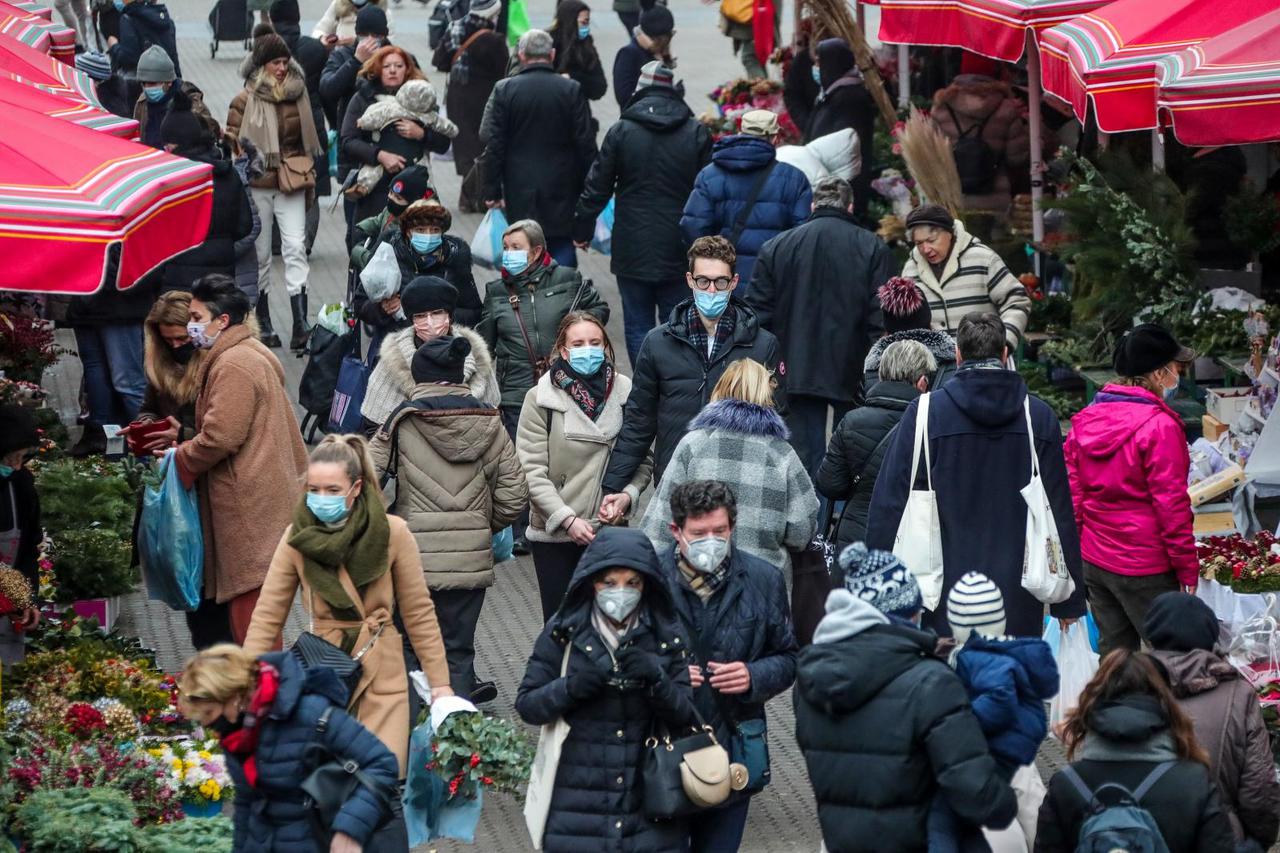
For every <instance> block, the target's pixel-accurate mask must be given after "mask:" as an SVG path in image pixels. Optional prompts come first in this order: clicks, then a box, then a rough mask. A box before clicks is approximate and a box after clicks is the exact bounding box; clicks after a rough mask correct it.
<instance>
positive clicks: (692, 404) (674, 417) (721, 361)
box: [604, 298, 786, 495]
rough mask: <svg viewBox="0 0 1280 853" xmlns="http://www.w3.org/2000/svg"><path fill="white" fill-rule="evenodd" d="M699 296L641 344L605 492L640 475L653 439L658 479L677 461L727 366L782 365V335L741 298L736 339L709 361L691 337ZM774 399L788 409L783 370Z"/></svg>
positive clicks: (735, 307) (733, 304)
mask: <svg viewBox="0 0 1280 853" xmlns="http://www.w3.org/2000/svg"><path fill="white" fill-rule="evenodd" d="M692 304H693V299H692V298H690V299H686V300H684V301H683V302H681V303H680V304H679V305H677V306H676V307H675V309H674V310H673V311H672V312H671V318H670V319H669V320H668V321H667V322H665V323H663V324H662V325H661V326H658V327H657V328H656V329H652V330H650V332H649V334H647V335H646V336H645V339H644V343H643V344H642V345H641V346H640V355H639V356H638V357H637V358H636V365H635V373H634V375H633V376H632V379H631V383H632V384H631V396H630V397H628V398H627V406H626V408H625V409H623V412H622V432H620V433H618V440H617V441H616V442H615V443H614V445H613V456H612V457H610V459H609V469H608V471H606V472H605V475H604V493H605V494H607V495H610V494H615V493H617V492H621V491H622V490H623V488H625V487H626V485H627V484H628V483H630V482H631V478H632V477H633V476H635V473H636V469H637V468H639V467H640V463H642V462H644V461H645V458H646V457H647V456H648V454H649V446H650V445H653V460H654V471H653V479H654V482H657V481H658V480H660V479H662V472H663V471H664V470H666V467H667V463H668V462H669V461H671V454H672V453H674V452H675V449H676V445H677V444H679V443H680V439H681V438H683V437H684V434H685V433H686V432H688V430H689V421H691V420H693V418H694V417H695V416H696V415H697V414H698V412H700V411H702V407H703V406H705V405H706V404H707V403H708V402H710V400H711V391H712V389H713V388H715V386H716V383H717V382H718V381H720V377H721V375H723V374H724V371H725V368H727V367H728V366H729V365H731V364H733V363H734V362H735V361H737V360H738V359H742V358H751V359H755V360H756V361H758V362H760V363H761V364H763V365H764V366H766V367H768V368H769V369H770V370H774V369H775V368H777V366H778V361H779V359H780V358H781V354H780V351H779V347H778V339H777V338H775V337H774V336H773V335H771V334H770V333H768V332H766V331H765V330H764V329H762V328H760V323H759V322H758V321H757V320H756V313H755V312H754V311H752V310H751V309H750V308H748V307H747V306H746V304H745V303H743V302H740V301H739V300H737V299H731V300H730V302H729V307H728V308H727V309H725V310H726V311H734V312H736V314H735V320H736V322H735V325H734V329H733V339H732V340H731V341H730V342H729V343H728V344H727V345H724V346H721V347H719V348H717V349H716V354H715V360H714V361H712V362H711V364H710V365H708V364H707V360H706V358H705V354H704V353H703V352H701V351H699V350H698V348H697V347H696V346H695V345H694V343H693V341H691V340H690V339H689V329H688V325H687V324H686V322H685V314H686V313H688V311H689V307H690V305H692ZM777 379H778V388H777V389H776V390H775V391H774V396H773V399H774V405H775V408H777V409H778V411H780V412H785V411H786V388H785V377H784V376H783V375H782V374H781V372H779V373H778V374H777Z"/></svg>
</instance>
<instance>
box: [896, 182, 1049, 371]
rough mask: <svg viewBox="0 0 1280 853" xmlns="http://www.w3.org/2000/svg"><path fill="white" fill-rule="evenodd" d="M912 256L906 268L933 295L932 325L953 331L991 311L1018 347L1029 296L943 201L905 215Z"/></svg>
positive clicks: (905, 272) (905, 273)
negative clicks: (974, 316)
mask: <svg viewBox="0 0 1280 853" xmlns="http://www.w3.org/2000/svg"><path fill="white" fill-rule="evenodd" d="M907 239H908V240H909V241H910V242H911V245H912V247H913V248H912V249H911V257H910V258H908V259H907V264H906V266H904V267H903V268H902V276H903V278H909V279H913V280H914V281H915V282H916V283H917V284H919V285H920V289H921V290H923V291H924V294H925V296H927V297H928V298H929V309H930V310H931V311H932V312H933V327H934V328H935V329H944V330H945V331H947V332H949V333H951V334H952V335H954V334H955V333H956V330H957V329H958V328H959V327H960V321H961V320H963V319H964V318H965V316H966V315H968V314H974V313H982V312H984V311H990V312H992V313H994V314H997V315H999V317H1000V322H1002V323H1003V324H1004V328H1005V340H1006V342H1007V343H1008V344H1009V351H1010V352H1013V351H1014V350H1016V349H1017V348H1018V343H1019V341H1021V340H1022V333H1023V331H1024V330H1025V329H1026V328H1027V317H1028V316H1029V315H1030V313H1031V298H1030V297H1029V296H1027V291H1026V289H1025V288H1024V287H1023V286H1022V283H1021V282H1019V281H1018V279H1016V278H1015V277H1014V275H1013V273H1011V272H1009V268H1008V267H1007V266H1005V263H1004V261H1003V260H1001V258H1000V256H999V255H998V254H996V252H995V250H994V249H992V248H991V247H990V246H988V245H987V244H986V243H983V242H982V241H981V240H979V239H978V238H977V237H974V236H973V235H972V234H970V233H969V232H968V231H966V230H965V227H964V223H963V222H961V221H960V220H958V219H956V218H955V217H953V216H952V215H951V214H950V213H949V212H947V209H946V208H945V207H943V206H942V205H940V204H922V205H920V206H919V207H917V208H916V209H915V210H913V211H911V213H909V214H907Z"/></svg>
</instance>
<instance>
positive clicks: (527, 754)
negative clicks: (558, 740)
mask: <svg viewBox="0 0 1280 853" xmlns="http://www.w3.org/2000/svg"><path fill="white" fill-rule="evenodd" d="M431 749H432V751H433V752H434V757H433V759H432V764H433V765H434V768H433V769H434V770H435V771H436V772H438V773H439V774H440V775H441V776H443V777H444V778H445V779H448V780H449V794H450V795H451V796H455V795H458V794H461V795H463V796H467V797H471V796H474V795H475V791H476V790H477V789H478V788H480V787H482V786H483V787H485V788H490V789H493V790H498V791H507V792H508V793H513V794H514V793H519V791H520V786H521V785H522V784H524V783H525V782H526V781H528V779H529V769H530V767H532V766H533V746H532V745H531V744H530V742H529V736H528V735H527V734H526V733H525V730H524V729H523V728H522V727H520V726H517V725H515V724H513V723H512V722H511V721H510V720H503V719H500V718H498V717H489V716H485V715H484V714H482V713H480V712H478V711H477V712H474V713H465V712H459V713H455V714H450V715H449V716H448V717H446V718H445V721H444V722H443V723H441V724H440V728H438V729H437V730H436V735H435V738H434V739H433V740H432V742H431Z"/></svg>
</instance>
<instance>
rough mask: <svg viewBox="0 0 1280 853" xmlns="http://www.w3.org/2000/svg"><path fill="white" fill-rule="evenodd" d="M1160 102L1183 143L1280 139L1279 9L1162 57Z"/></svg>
mask: <svg viewBox="0 0 1280 853" xmlns="http://www.w3.org/2000/svg"><path fill="white" fill-rule="evenodd" d="M1156 74H1157V78H1158V82H1159V95H1158V99H1157V100H1158V105H1159V109H1160V110H1161V112H1162V114H1163V115H1164V116H1165V120H1166V121H1167V122H1168V123H1169V124H1170V125H1171V126H1172V128H1173V133H1174V136H1176V137H1177V138H1178V141H1179V142H1181V143H1182V144H1184V145H1245V144H1250V143H1255V142H1272V141H1276V140H1280V9H1273V10H1272V11H1270V12H1267V13H1265V14H1262V15H1259V16H1258V17H1256V18H1255V19H1254V20H1253V21H1250V22H1249V23H1246V24H1242V25H1240V26H1238V27H1235V28H1234V29H1232V30H1230V31H1228V32H1225V33H1223V34H1222V35H1220V36H1217V37H1215V38H1212V39H1209V40H1207V41H1204V42H1201V43H1200V44H1197V45H1194V46H1192V47H1189V48H1187V49H1185V50H1181V51H1178V52H1177V53H1173V54H1170V55H1168V56H1165V57H1163V58H1162V59H1161V60H1160V62H1159V63H1158V66H1157V69H1156Z"/></svg>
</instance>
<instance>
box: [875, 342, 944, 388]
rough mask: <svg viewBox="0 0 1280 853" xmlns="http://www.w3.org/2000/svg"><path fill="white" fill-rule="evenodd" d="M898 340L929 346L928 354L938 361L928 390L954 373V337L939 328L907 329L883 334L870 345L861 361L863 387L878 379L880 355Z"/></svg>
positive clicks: (937, 385)
mask: <svg viewBox="0 0 1280 853" xmlns="http://www.w3.org/2000/svg"><path fill="white" fill-rule="evenodd" d="M898 341H919V342H920V343H922V344H924V345H925V346H926V347H928V348H929V352H930V354H932V355H933V358H934V360H935V361H936V362H938V372H937V373H935V374H933V381H931V382H930V383H929V390H930V391H937V390H938V389H939V388H941V387H942V383H943V382H946V381H947V380H948V379H950V378H951V377H952V376H955V375H956V339H955V338H953V337H951V336H950V335H949V334H947V333H946V332H944V331H942V330H941V329H907V330H906V331H904V332H894V333H893V334H892V335H885V336H884V337H883V338H881V339H880V340H878V341H876V342H875V343H874V344H872V345H871V351H870V352H869V353H867V360H866V361H865V362H863V365H862V367H863V371H864V372H863V377H862V382H863V387H864V388H870V387H871V386H872V385H875V384H876V383H877V382H879V381H880V357H881V356H882V355H884V351H885V349H887V348H888V346H889V344H896V343H897V342H898Z"/></svg>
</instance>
